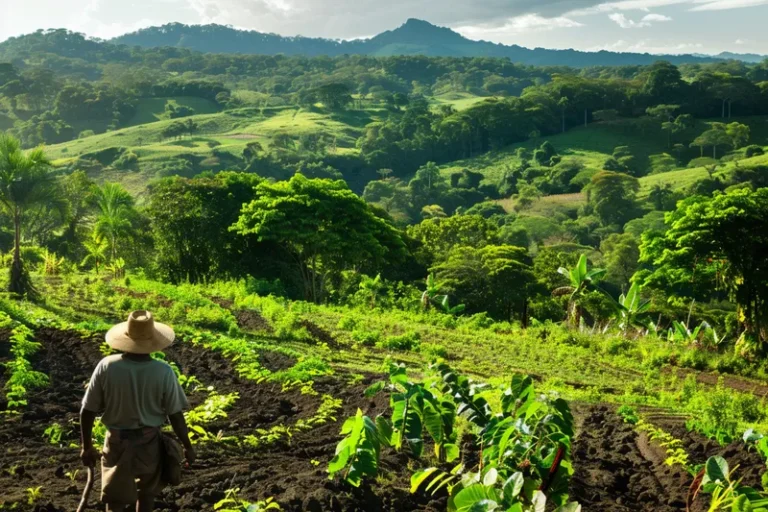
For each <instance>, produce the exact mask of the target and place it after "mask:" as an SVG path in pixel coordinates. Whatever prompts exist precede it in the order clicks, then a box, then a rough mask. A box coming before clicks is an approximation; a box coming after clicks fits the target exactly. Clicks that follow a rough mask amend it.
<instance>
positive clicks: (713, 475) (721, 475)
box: [701, 456, 729, 485]
mask: <svg viewBox="0 0 768 512" xmlns="http://www.w3.org/2000/svg"><path fill="white" fill-rule="evenodd" d="M728 473H729V471H728V462H727V461H726V460H725V459H724V458H722V457H720V456H715V457H710V458H709V459H708V460H707V463H706V465H705V473H704V479H703V480H702V482H701V484H702V485H706V484H708V483H717V482H721V483H727V482H728Z"/></svg>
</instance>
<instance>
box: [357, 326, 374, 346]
mask: <svg viewBox="0 0 768 512" xmlns="http://www.w3.org/2000/svg"><path fill="white" fill-rule="evenodd" d="M352 339H353V340H354V341H355V343H359V344H360V345H364V346H366V347H372V346H374V345H376V344H377V343H378V342H379V341H380V340H381V332H379V331H366V330H365V329H356V330H355V331H353V332H352Z"/></svg>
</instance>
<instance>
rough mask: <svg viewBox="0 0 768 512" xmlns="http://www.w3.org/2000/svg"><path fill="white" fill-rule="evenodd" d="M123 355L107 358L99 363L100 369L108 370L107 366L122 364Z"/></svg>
mask: <svg viewBox="0 0 768 512" xmlns="http://www.w3.org/2000/svg"><path fill="white" fill-rule="evenodd" d="M122 360H123V355H122V354H113V355H111V356H107V357H105V358H104V359H102V360H101V361H99V367H100V368H106V367H107V366H111V365H114V364H117V363H120V362H122Z"/></svg>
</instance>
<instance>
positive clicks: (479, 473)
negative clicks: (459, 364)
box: [411, 364, 579, 512]
mask: <svg viewBox="0 0 768 512" xmlns="http://www.w3.org/2000/svg"><path fill="white" fill-rule="evenodd" d="M435 369H436V370H437V372H438V374H439V375H440V377H441V380H442V385H441V387H442V389H443V392H444V393H445V394H446V395H449V396H452V397H453V399H454V400H455V401H456V404H457V406H458V408H457V412H458V414H460V415H461V416H463V417H465V418H466V419H467V420H468V421H469V422H470V423H471V424H472V425H473V427H474V429H475V433H476V443H477V445H478V448H479V450H480V461H479V463H478V465H477V466H475V467H471V468H467V467H464V465H460V466H458V467H456V468H455V469H454V470H453V471H451V472H446V471H444V470H442V469H440V468H437V467H431V468H427V469H423V470H420V471H418V472H417V473H415V474H414V475H413V476H412V477H411V492H414V493H415V492H419V491H422V490H423V491H425V492H430V493H436V492H437V491H439V490H441V489H443V488H447V491H448V494H449V500H448V510H449V511H469V510H495V509H500V510H516V511H520V512H523V511H528V510H544V508H545V507H546V506H547V502H548V501H549V502H550V503H554V505H555V506H559V507H560V508H559V509H558V510H561V511H566V510H568V511H571V510H574V511H575V510H579V506H578V505H577V504H575V503H567V498H568V495H567V492H568V480H569V478H570V475H571V474H572V473H573V469H572V467H571V463H570V454H571V437H572V436H573V417H572V416H571V412H570V409H569V407H568V404H567V403H566V402H565V401H564V400H562V399H560V398H548V397H545V396H540V395H537V394H536V392H535V390H534V386H533V380H532V379H531V378H530V377H527V376H520V375H516V376H515V377H513V378H512V380H511V382H510V384H509V385H508V386H506V387H504V388H503V389H502V394H501V406H500V411H499V412H494V411H493V410H492V409H491V407H490V405H489V404H488V402H487V401H486V400H485V399H484V398H483V397H482V396H479V395H480V393H482V392H483V390H484V389H485V387H483V386H479V385H477V384H476V383H474V382H472V381H471V380H470V379H469V378H467V377H465V376H462V375H459V374H457V373H456V372H454V371H453V369H452V368H450V367H449V366H448V365H445V364H439V365H436V366H435Z"/></svg>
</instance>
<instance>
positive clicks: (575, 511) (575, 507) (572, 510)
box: [555, 502, 581, 512]
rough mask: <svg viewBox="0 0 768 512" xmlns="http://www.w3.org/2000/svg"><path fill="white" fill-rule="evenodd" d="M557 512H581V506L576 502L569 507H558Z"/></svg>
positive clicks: (568, 505)
mask: <svg viewBox="0 0 768 512" xmlns="http://www.w3.org/2000/svg"><path fill="white" fill-rule="evenodd" d="M555 512H581V505H579V504H578V503H575V502H572V503H568V504H567V505H563V506H562V507H558V508H557V509H556V510H555Z"/></svg>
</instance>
